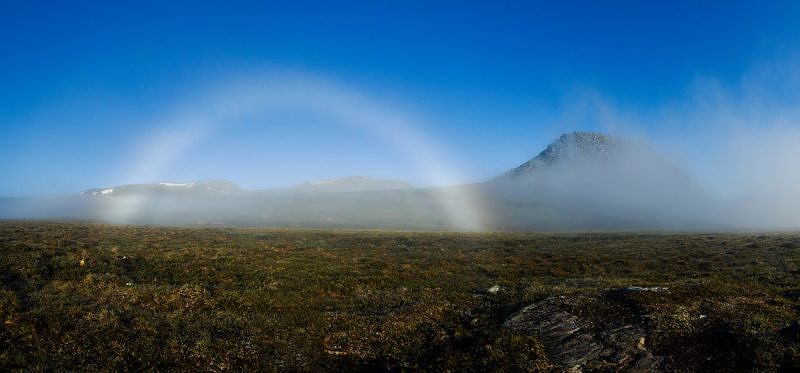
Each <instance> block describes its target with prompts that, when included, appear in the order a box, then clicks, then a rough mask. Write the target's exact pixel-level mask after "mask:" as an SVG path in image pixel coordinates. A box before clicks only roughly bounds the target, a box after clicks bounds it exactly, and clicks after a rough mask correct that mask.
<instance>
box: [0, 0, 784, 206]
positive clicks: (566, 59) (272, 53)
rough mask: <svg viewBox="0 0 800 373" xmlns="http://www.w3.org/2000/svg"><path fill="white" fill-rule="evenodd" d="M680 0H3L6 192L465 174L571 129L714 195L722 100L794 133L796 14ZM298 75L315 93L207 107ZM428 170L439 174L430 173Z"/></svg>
mask: <svg viewBox="0 0 800 373" xmlns="http://www.w3.org/2000/svg"><path fill="white" fill-rule="evenodd" d="M695 3H696V2H671V1H670V2H655V1H630V2H627V1H622V2H588V1H587V2H542V3H536V2H530V1H524V2H504V3H502V4H497V3H495V2H492V3H490V2H483V3H478V2H463V1H459V2H431V1H420V2H413V1H412V2H406V1H403V2H384V1H366V2H347V3H335V2H304V1H298V2H274V3H273V2H203V1H191V2H178V1H174V2H172V1H171V2H163V1H160V2H155V1H154V2H149V1H137V2H114V1H111V2H80V1H73V2H63V3H60V4H54V3H51V2H41V3H38V2H18V3H13V4H12V3H3V4H2V5H0V51H1V52H0V53H2V58H0V102H2V104H0V160H1V163H0V175H2V176H0V195H3V196H25V195H44V194H57V193H71V192H77V191H80V190H82V189H86V188H90V187H99V186H110V185H117V184H124V183H135V182H156V181H161V180H171V181H188V180H197V179H223V178H224V179H229V180H232V181H234V182H237V183H239V184H240V185H242V186H243V187H245V188H266V187H276V186H288V185H292V184H296V183H300V182H304V181H308V180H311V179H320V178H330V177H339V176H349V175H368V176H376V177H389V178H397V179H404V180H408V181H411V182H412V183H414V184H416V185H422V186H425V185H436V184H442V183H452V182H476V181H481V180H484V179H487V178H490V177H492V176H494V175H495V174H498V173H501V172H503V171H504V170H506V169H508V168H510V167H514V166H516V165H518V164H520V163H522V162H524V161H526V160H527V159H529V158H531V157H533V156H535V155H536V154H537V153H538V152H539V151H541V150H542V149H543V148H544V147H545V146H546V145H547V143H549V142H550V141H552V140H553V139H554V138H555V137H557V136H558V134H560V133H561V132H564V131H569V130H599V131H607V132H611V133H617V134H621V135H626V136H632V137H636V138H640V139H642V140H643V141H646V142H649V143H651V144H653V145H654V146H655V147H656V148H658V149H659V150H661V151H663V152H665V153H668V154H669V156H670V157H672V158H674V159H675V161H676V162H677V163H679V164H681V165H682V166H684V167H686V168H687V169H688V170H690V172H692V173H693V175H694V176H697V177H698V179H699V182H700V183H701V184H704V185H708V186H709V187H710V188H717V189H719V188H723V189H724V187H725V185H731V184H734V181H735V179H743V177H742V175H737V174H736V171H737V170H739V169H742V168H745V167H746V165H740V164H737V165H736V166H735V167H733V166H730V165H728V166H727V168H726V167H722V166H720V165H719V164H718V163H715V162H723V161H724V160H725V159H728V158H729V154H728V153H727V152H728V151H730V148H731V146H732V145H731V144H736V141H737V139H736V138H735V137H731V138H726V139H724V141H722V142H721V141H711V142H709V139H719V138H718V137H717V136H714V135H713V133H714V132H718V131H719V130H720V128H721V127H720V126H723V127H724V126H727V124H721V123H722V122H723V120H722V119H720V118H722V117H721V116H718V115H717V113H723V114H724V115H727V116H729V117H736V118H744V117H746V118H750V119H752V120H751V121H750V122H748V121H744V120H742V121H737V122H738V123H737V124H736V133H737V136H739V137H745V138H747V137H748V134H750V133H752V132H753V131H756V130H759V129H760V128H762V127H764V126H767V127H769V128H771V129H775V131H779V130H781V129H786V128H789V129H792V130H794V129H796V126H795V124H794V122H793V119H792V118H794V116H795V114H796V109H794V107H796V105H795V104H797V103H798V100H796V99H797V96H798V95H797V94H796V92H797V90H796V87H797V85H796V84H795V83H797V82H798V81H800V79H797V76H798V75H797V73H796V69H795V68H794V66H795V64H794V63H793V62H795V61H797V57H796V56H797V51H798V43H800V22H797V19H800V6H799V5H796V3H792V2H786V3H781V2H771V4H767V5H765V4H762V3H756V2H720V3H713V2H705V3H704V4H695ZM287 77H288V78H287ZM296 86H302V87H303V89H305V90H310V91H303V92H311V91H313V90H315V89H316V88H315V87H324V89H325V90H326V92H327V95H326V96H324V97H323V96H322V95H320V97H318V98H316V99H315V100H313V102H304V99H303V98H302V97H301V96H303V95H302V94H301V95H298V97H296V98H295V99H294V101H291V102H290V104H289V105H288V106H287V108H271V109H270V110H266V111H260V110H254V106H259V105H261V104H258V103H257V104H254V105H251V106H248V107H247V108H240V107H239V106H235V108H233V107H234V106H225V108H224V109H218V107H219V106H220V105H221V104H220V103H221V102H226V103H229V101H231V100H233V101H236V100H238V99H243V100H246V99H245V98H244V97H245V96H243V94H242V92H253V91H258V92H260V93H259V95H260V96H259V97H262V99H264V97H267V98H266V99H272V98H275V97H278V96H280V97H283V96H284V95H285V94H286V89H289V88H287V87H290V88H292V89H295V88H294V87H296ZM265 91H269V92H270V93H269V94H268V95H266V96H265V95H264V92H265ZM753 92H761V93H762V94H758V97H759V100H756V101H758V102H757V103H753V100H752V97H753V96H752V95H754V94H755V93H753ZM309 94H310V95H312V96H313V95H314V93H313V92H311V93H309ZM293 97H294V96H293ZM338 97H348V98H351V99H349V101H347V102H348V104H347V105H349V106H348V107H350V108H351V109H352V110H354V111H355V112H362V111H369V112H371V113H374V115H373V116H370V117H369V120H374V121H376V122H375V129H370V128H367V127H369V126H370V124H369V123H362V124H359V125H355V126H354V125H353V124H352V123H349V121H352V120H355V119H353V118H355V116H354V115H356V113H347V114H342V113H334V114H332V112H333V111H336V110H334V109H330V108H329V105H330V104H331V102H334V101H335V99H337V98H338ZM278 101H280V100H278ZM280 102H283V101H280ZM698 103H699V104H698ZM304 105H307V107H306V106H304ZM320 106H324V107H326V108H327V109H324V110H323V109H320ZM210 108H211V109H210ZM743 108H744V109H743ZM212 109H213V110H212ZM219 110H222V111H225V113H226V114H225V115H222V114H219ZM237 110H240V111H241V112H234V113H231V111H237ZM742 110H744V111H746V113H744V114H746V115H744V114H743V113H741V112H740V111H742ZM776 112H777V113H783V112H785V115H779V116H775V115H773V114H774V113H776ZM740 114H741V115H740ZM210 115H213V116H214V118H215V119H214V123H213V124H203V123H205V122H208V121H207V120H206V119H207V118H206V116H210ZM787 117H788V118H790V119H791V120H788V121H787V120H786V118H787ZM398 118H400V119H398ZM381 121H383V122H386V123H383V124H381V123H377V122H381ZM398 121H399V122H398ZM700 122H702V124H698V123H700ZM725 123H728V122H725ZM400 128H401V129H402V130H401V129H400ZM776 128H777V129H776ZM398 131H400V132H402V133H403V135H397V133H398ZM771 133H772V135H773V136H774V135H775V133H776V132H774V131H773V132H771ZM187 134H188V135H187ZM397 136H400V137H401V139H400V140H397ZM409 136H410V137H413V139H408V141H406V140H405V138H406V137H409ZM774 137H775V136H774ZM777 137H780V138H784V139H785V138H786V136H777ZM412 140H413V141H412ZM764 141H768V140H764ZM765 144H766V142H765ZM159 146H160V147H162V148H169V149H171V150H169V151H166V150H164V149H161V148H159V149H160V150H159V149H156V148H158V147H159ZM417 146H419V147H422V148H425V149H426V150H425V149H423V150H420V153H422V154H423V155H422V156H417V157H415V155H414V154H413V153H414V150H413V149H409V147H417ZM154 149H155V150H154ZM757 151H758V150H756V152H757ZM144 153H149V154H144ZM161 154H163V157H165V158H168V159H162V158H159V157H161V156H162V155H161ZM791 156H792V155H790V157H791ZM428 163H436V164H437V167H438V168H437V167H431V166H429V165H428ZM776 167H777V166H776ZM443 168H452V169H453V173H452V175H450V176H449V177H448V178H442V179H438V180H437V179H435V178H432V177H431V173H435V172H437V170H440V169H443ZM720 170H721V171H720ZM725 172H727V174H724V175H723V174H722V173H725ZM715 180H716V181H715ZM720 180H724V181H720Z"/></svg>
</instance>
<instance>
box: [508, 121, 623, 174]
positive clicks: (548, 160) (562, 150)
mask: <svg viewBox="0 0 800 373" xmlns="http://www.w3.org/2000/svg"><path fill="white" fill-rule="evenodd" d="M633 147H636V145H634V143H633V142H632V141H630V140H628V139H626V138H624V137H618V136H611V135H606V134H603V133H600V132H572V133H565V134H562V135H561V137H559V138H558V139H557V140H556V141H554V142H552V143H551V144H550V145H549V146H547V148H546V149H545V150H543V151H542V152H541V153H539V155H537V156H536V157H535V158H533V159H531V160H529V161H527V162H525V163H523V164H522V165H520V166H519V167H517V168H514V169H511V170H509V171H508V172H506V173H505V174H503V175H501V176H500V177H498V179H505V178H516V177H520V176H528V175H530V174H532V173H535V172H536V171H539V170H544V169H548V168H551V167H553V166H556V165H558V164H560V163H563V162H567V161H589V160H592V161H610V160H612V159H615V158H617V157H620V156H622V155H623V154H624V153H625V152H627V151H629V150H631V148H633Z"/></svg>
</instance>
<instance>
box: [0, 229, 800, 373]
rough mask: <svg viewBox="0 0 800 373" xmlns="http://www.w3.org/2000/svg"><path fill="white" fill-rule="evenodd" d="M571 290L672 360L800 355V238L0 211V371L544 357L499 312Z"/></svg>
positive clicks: (419, 366) (757, 365) (601, 316)
mask: <svg viewBox="0 0 800 373" xmlns="http://www.w3.org/2000/svg"><path fill="white" fill-rule="evenodd" d="M494 285H499V286H500V290H499V291H497V292H488V291H487V289H489V288H490V287H492V286H494ZM629 285H638V286H664V287H668V288H669V290H668V291H664V292H638V293H630V294H625V293H620V292H619V291H616V290H615V289H619V288H621V287H625V286H629ZM568 294H588V295H591V296H593V297H595V298H593V299H601V300H602V301H599V302H595V303H592V304H586V305H584V306H583V309H580V310H575V312H576V313H582V314H586V315H589V316H591V317H593V318H594V319H595V322H596V324H598V325H599V326H602V324H603V322H604V320H611V319H613V318H615V317H616V318H619V317H633V316H636V317H640V318H641V317H643V318H646V320H647V321H646V322H647V324H648V325H649V326H650V330H652V331H651V335H649V336H648V348H649V349H650V350H651V351H653V352H654V353H657V354H659V355H663V356H667V357H668V360H669V362H670V364H671V366H672V367H673V368H674V369H678V370H685V371H694V370H741V371H750V370H754V369H755V370H774V371H780V370H785V371H790V370H793V369H798V368H800V325H798V324H797V320H798V319H799V318H800V235H795V234H769V235H755V234H617V233H591V234H590V233H585V234H552V235H551V234H504V233H503V234H461V233H433V232H425V233H423V232H371V231H359V232H347V231H312V230H267V229H191V228H164V227H136V226H111V225H95V224H77V223H74V224H73V223H30V222H0V370H3V371H8V370H16V369H19V370H75V369H79V370H140V369H144V370H147V369H151V370H202V371H224V370H287V371H341V370H364V371H375V370H393V371H398V370H435V371H443V370H449V371H485V370H498V371H520V370H523V371H524V370H550V369H555V367H553V366H552V365H551V364H550V362H548V360H547V358H546V356H545V355H544V353H543V347H542V346H541V345H540V344H539V342H538V341H537V340H536V338H535V337H533V336H525V335H513V334H511V333H510V332H509V331H507V330H506V329H504V328H502V327H501V325H502V323H503V322H504V321H505V320H506V319H507V318H508V317H509V316H510V315H512V314H513V313H514V312H515V311H517V310H519V309H520V308H522V307H524V306H525V305H527V304H529V303H531V302H533V301H537V300H541V299H544V298H546V297H550V296H554V295H568ZM603 294H611V295H613V296H611V295H609V296H608V297H603Z"/></svg>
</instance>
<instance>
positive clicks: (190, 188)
mask: <svg viewBox="0 0 800 373" xmlns="http://www.w3.org/2000/svg"><path fill="white" fill-rule="evenodd" d="M241 192H243V190H242V188H240V187H239V186H238V185H236V184H234V183H233V182H231V181H228V180H208V181H195V182H186V183H176V182H160V183H155V184H128V185H120V186H115V187H110V188H95V189H88V190H85V191H83V192H81V193H80V195H82V196H109V197H112V196H113V197H120V196H129V195H136V194H154V193H156V194H157V193H173V194H174V193H184V194H187V193H189V194H209V193H241Z"/></svg>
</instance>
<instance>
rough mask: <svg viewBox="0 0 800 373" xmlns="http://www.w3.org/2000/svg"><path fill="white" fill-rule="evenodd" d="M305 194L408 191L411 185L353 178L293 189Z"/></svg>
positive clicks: (310, 184) (392, 181) (331, 180)
mask: <svg viewBox="0 0 800 373" xmlns="http://www.w3.org/2000/svg"><path fill="white" fill-rule="evenodd" d="M292 189H293V190H295V191H303V192H334V193H338V192H365V191H370V190H408V189H414V187H413V186H411V184H409V183H406V182H405V181H400V180H391V179H374V178H371V177H367V176H351V177H345V178H340V179H329V180H316V181H310V182H307V183H304V184H300V185H297V186H295V187H293V188H292Z"/></svg>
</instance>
